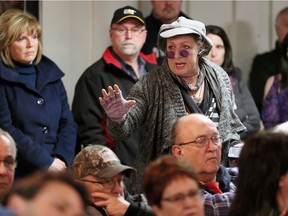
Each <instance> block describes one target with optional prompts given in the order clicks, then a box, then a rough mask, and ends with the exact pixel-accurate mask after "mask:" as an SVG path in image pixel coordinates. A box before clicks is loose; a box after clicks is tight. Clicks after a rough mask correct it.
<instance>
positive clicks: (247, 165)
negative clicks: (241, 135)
mask: <svg viewBox="0 0 288 216" xmlns="http://www.w3.org/2000/svg"><path fill="white" fill-rule="evenodd" d="M238 167H239V175H238V178H237V193H236V196H235V199H234V201H233V204H232V206H231V214H230V215H233V216H234V215H235V216H237V215H257V214H256V213H258V215H270V214H269V213H270V211H271V212H273V211H274V212H277V211H278V204H277V201H276V194H277V191H278V185H279V180H280V178H281V177H282V176H283V175H284V174H286V173H287V171H288V136H287V135H285V134H281V133H273V132H271V131H262V132H259V133H256V134H254V135H251V136H250V137H248V139H247V140H246V141H245V145H244V146H243V149H242V151H241V154H240V158H239V162H238ZM247 197H249V199H247ZM248 213H250V214H248ZM276 215H277V214H276ZM278 215H279V214H278Z"/></svg>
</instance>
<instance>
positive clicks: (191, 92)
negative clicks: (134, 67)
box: [100, 17, 245, 192]
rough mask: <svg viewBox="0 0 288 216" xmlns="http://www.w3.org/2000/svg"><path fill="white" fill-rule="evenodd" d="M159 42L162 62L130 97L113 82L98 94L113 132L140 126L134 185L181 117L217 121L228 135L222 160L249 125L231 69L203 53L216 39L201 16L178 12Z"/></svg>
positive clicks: (166, 150) (119, 133) (166, 149)
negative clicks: (237, 103)
mask: <svg viewBox="0 0 288 216" xmlns="http://www.w3.org/2000/svg"><path fill="white" fill-rule="evenodd" d="M158 46H159V47H160V48H161V50H163V52H165V53H166V58H165V60H164V63H163V65H161V66H160V67H157V68H155V69H154V70H152V71H150V72H149V73H148V74H147V75H146V76H144V77H143V78H142V79H141V80H139V81H138V82H137V83H136V84H135V85H134V86H133V88H132V89H131V91H130V94H129V96H128V98H127V100H126V99H124V98H123V96H122V93H121V90H120V89H119V87H118V86H117V85H115V86H114V88H112V86H109V87H108V92H107V91H106V90H105V89H103V90H102V94H103V97H101V98H100V103H101V105H102V106H103V108H104V109H105V111H106V113H107V115H108V117H109V118H108V121H107V123H108V124H107V125H108V128H109V133H110V135H111V136H112V137H113V138H116V139H121V138H123V137H125V136H128V135H129V134H131V133H132V132H133V131H135V130H136V129H137V128H141V143H140V147H139V148H140V150H139V154H138V156H137V159H136V165H135V166H136V168H137V171H138V172H137V175H138V176H137V177H138V181H136V183H135V181H134V182H133V184H134V186H135V187H139V186H140V184H139V183H138V182H140V181H141V179H142V177H141V175H143V170H144V168H145V167H146V166H147V164H148V162H149V161H151V160H153V159H155V158H156V157H158V156H160V155H163V154H168V153H169V150H170V142H171V128H172V126H173V124H174V122H175V120H176V119H177V118H178V117H181V116H184V115H188V114H189V113H202V114H204V115H206V116H208V117H209V118H210V119H211V120H212V121H213V122H214V123H215V125H217V128H218V130H219V133H220V136H221V138H222V139H223V140H224V142H223V145H222V164H224V165H227V164H228V149H229V146H230V145H231V143H232V142H234V141H238V140H239V139H240V136H239V134H240V133H241V132H243V131H244V130H245V127H244V126H243V125H242V123H241V121H240V120H239V118H238V117H237V115H236V114H235V112H234V110H233V104H234V99H233V94H232V89H231V86H230V83H229V78H228V76H227V73H226V72H225V71H224V70H223V69H222V68H221V67H219V66H218V65H216V64H214V63H213V62H211V61H208V60H206V59H205V58H203V56H204V55H206V54H208V53H209V51H210V49H211V47H212V44H211V42H210V39H209V38H207V36H206V29H205V25H204V24H203V23H202V22H199V21H196V20H190V19H186V18H185V17H179V18H178V20H176V21H175V22H172V23H171V24H163V25H162V26H161V28H160V31H159V35H158ZM131 179H132V178H131ZM138 189H139V188H138ZM137 192H139V191H137Z"/></svg>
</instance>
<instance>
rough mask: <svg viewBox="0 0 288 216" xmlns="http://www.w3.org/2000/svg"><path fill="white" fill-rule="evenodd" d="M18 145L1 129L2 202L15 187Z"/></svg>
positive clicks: (0, 197)
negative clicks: (13, 186)
mask: <svg viewBox="0 0 288 216" xmlns="http://www.w3.org/2000/svg"><path fill="white" fill-rule="evenodd" d="M16 153H17V149H16V144H15V142H14V140H13V138H12V137H11V136H10V135H9V134H8V133H7V132H6V131H4V130H2V129H0V201H1V200H2V199H3V197H4V195H5V194H6V193H8V192H9V191H10V189H11V187H12V185H13V181H14V173H15V167H16Z"/></svg>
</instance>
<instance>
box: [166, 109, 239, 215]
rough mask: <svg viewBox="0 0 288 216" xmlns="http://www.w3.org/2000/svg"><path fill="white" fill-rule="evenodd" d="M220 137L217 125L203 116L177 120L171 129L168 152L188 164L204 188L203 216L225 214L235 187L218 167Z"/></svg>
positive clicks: (230, 179)
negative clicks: (170, 143) (170, 145)
mask: <svg viewBox="0 0 288 216" xmlns="http://www.w3.org/2000/svg"><path fill="white" fill-rule="evenodd" d="M221 147H222V144H221V138H220V135H219V132H218V130H217V128H216V125H215V123H214V122H213V121H211V120H210V119H209V118H208V117H206V116H204V115H202V114H190V115H186V116H183V117H181V118H178V119H177V120H176V122H175V124H174V125H173V128H172V147H171V151H172V154H173V155H174V156H175V157H178V158H183V159H185V160H186V161H187V162H189V163H190V164H191V165H192V166H193V168H194V170H195V171H196V173H197V175H198V179H199V181H200V183H201V184H202V185H203V187H204V194H203V199H204V207H205V215H206V216H207V215H211V216H212V215H221V216H223V215H228V212H229V207H230V205H231V202H232V199H233V197H234V192H235V189H236V187H235V185H234V184H233V182H232V178H231V176H230V175H229V173H228V171H227V170H226V169H225V167H223V166H222V165H220V161H221Z"/></svg>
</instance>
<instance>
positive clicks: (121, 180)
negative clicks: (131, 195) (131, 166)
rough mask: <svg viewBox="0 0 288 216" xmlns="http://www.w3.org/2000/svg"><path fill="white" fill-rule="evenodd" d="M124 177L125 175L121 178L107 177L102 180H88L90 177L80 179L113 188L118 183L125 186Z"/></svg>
mask: <svg viewBox="0 0 288 216" xmlns="http://www.w3.org/2000/svg"><path fill="white" fill-rule="evenodd" d="M124 179H125V177H122V178H119V179H107V180H102V181H94V180H88V179H80V181H83V182H90V183H93V184H101V185H102V186H103V187H104V188H105V189H111V188H113V187H115V186H116V185H118V186H119V187H122V188H123V187H124Z"/></svg>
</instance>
